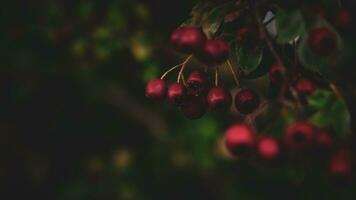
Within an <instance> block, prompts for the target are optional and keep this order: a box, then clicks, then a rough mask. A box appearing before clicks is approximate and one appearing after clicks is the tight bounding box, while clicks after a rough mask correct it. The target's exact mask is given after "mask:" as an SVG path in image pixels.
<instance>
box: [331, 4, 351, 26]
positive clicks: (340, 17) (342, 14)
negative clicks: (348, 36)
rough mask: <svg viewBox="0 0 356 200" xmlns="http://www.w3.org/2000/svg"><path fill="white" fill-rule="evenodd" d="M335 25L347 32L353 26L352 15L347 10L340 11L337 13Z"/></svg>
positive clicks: (334, 20)
mask: <svg viewBox="0 0 356 200" xmlns="http://www.w3.org/2000/svg"><path fill="white" fill-rule="evenodd" d="M333 23H334V25H335V26H336V27H337V28H339V29H342V30H346V29H348V28H350V27H351V26H352V15H351V13H350V11H349V10H347V9H345V8H344V9H340V10H338V11H337V12H336V14H335V16H334V19H333Z"/></svg>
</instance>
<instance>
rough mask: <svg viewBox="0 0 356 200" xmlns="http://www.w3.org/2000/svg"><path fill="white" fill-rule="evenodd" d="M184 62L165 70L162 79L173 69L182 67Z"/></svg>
mask: <svg viewBox="0 0 356 200" xmlns="http://www.w3.org/2000/svg"><path fill="white" fill-rule="evenodd" d="M182 64H183V63H181V64H178V65H176V66H174V67H172V68H170V69H169V70H167V71H166V72H164V74H163V75H162V76H161V79H164V78H165V77H166V76H167V75H168V74H169V73H170V72H171V71H173V70H175V69H177V68H178V67H180V66H181V65H182Z"/></svg>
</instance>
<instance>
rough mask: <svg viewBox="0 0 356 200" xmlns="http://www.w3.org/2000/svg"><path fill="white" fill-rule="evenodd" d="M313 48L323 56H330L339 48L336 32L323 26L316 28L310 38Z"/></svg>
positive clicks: (309, 42)
mask: <svg viewBox="0 0 356 200" xmlns="http://www.w3.org/2000/svg"><path fill="white" fill-rule="evenodd" d="M308 44H309V46H310V48H311V50H312V51H313V52H314V53H316V54H318V55H321V56H328V55H330V54H331V53H333V52H334V51H335V49H336V48H337V40H336V34H335V33H334V32H332V31H331V30H330V29H328V28H325V27H322V28H316V29H314V30H313V31H312V32H311V33H310V35H309V38H308Z"/></svg>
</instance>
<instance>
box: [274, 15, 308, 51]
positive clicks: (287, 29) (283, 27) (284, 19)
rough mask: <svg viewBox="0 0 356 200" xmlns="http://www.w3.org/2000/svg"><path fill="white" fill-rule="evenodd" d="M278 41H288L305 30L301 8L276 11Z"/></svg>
mask: <svg viewBox="0 0 356 200" xmlns="http://www.w3.org/2000/svg"><path fill="white" fill-rule="evenodd" d="M276 29H277V34H278V37H277V42H278V43H282V44H283V43H288V42H290V41H291V40H294V39H295V38H296V37H298V36H299V35H301V34H303V33H304V32H305V25H304V19H303V15H302V12H301V11H300V10H279V11H278V12H277V13H276Z"/></svg>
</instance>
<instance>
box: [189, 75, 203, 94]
mask: <svg viewBox="0 0 356 200" xmlns="http://www.w3.org/2000/svg"><path fill="white" fill-rule="evenodd" d="M187 87H188V89H189V93H191V94H192V95H194V96H200V95H203V94H204V93H205V92H206V90H207V88H208V76H207V74H206V73H204V72H201V71H193V72H191V73H190V74H189V76H188V79H187Z"/></svg>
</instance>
